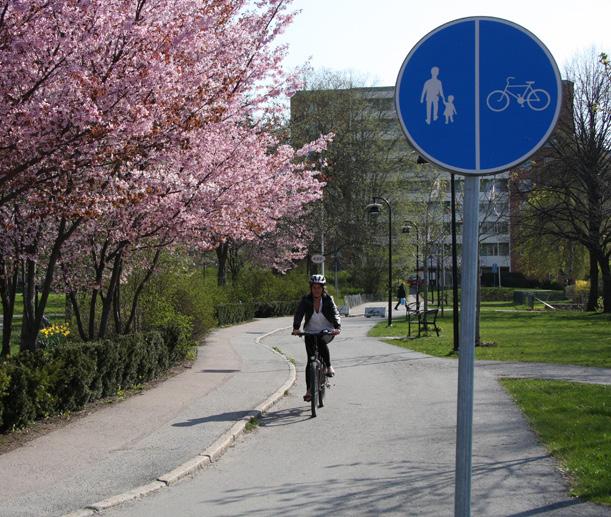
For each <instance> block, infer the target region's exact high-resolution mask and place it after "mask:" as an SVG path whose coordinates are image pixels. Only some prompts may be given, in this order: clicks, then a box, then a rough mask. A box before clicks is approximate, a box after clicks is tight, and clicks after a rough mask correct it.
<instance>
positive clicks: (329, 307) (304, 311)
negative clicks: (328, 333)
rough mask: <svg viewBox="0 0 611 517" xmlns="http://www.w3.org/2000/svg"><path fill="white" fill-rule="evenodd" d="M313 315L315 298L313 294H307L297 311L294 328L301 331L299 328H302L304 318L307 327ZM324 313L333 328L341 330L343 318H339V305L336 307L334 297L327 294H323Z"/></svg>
mask: <svg viewBox="0 0 611 517" xmlns="http://www.w3.org/2000/svg"><path fill="white" fill-rule="evenodd" d="M313 313H314V297H313V296H312V293H310V294H306V295H305V296H304V297H303V298H302V299H301V301H300V302H299V305H298V307H297V311H295V317H294V318H293V328H294V329H295V330H297V329H299V327H300V326H301V320H302V319H303V317H304V316H305V324H306V325H307V324H308V321H310V318H311V317H312V314H313ZM322 313H323V315H324V317H325V318H327V319H328V320H329V322H330V323H331V324H332V325H333V328H336V329H339V328H341V326H342V324H341V318H340V317H339V311H338V310H337V305H335V302H334V301H333V297H332V296H331V295H329V294H327V293H323V295H322Z"/></svg>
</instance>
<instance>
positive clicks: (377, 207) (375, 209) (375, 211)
mask: <svg viewBox="0 0 611 517" xmlns="http://www.w3.org/2000/svg"><path fill="white" fill-rule="evenodd" d="M365 210H367V213H368V214H369V215H370V216H371V217H374V218H375V217H378V216H379V215H380V213H381V212H382V205H381V204H380V203H370V204H369V205H367V206H366V207H365Z"/></svg>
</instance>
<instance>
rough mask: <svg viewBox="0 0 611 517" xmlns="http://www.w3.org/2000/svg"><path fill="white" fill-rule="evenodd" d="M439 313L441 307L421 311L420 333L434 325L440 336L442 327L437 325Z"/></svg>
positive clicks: (419, 320) (419, 318) (419, 319)
mask: <svg viewBox="0 0 611 517" xmlns="http://www.w3.org/2000/svg"><path fill="white" fill-rule="evenodd" d="M438 314H439V309H428V310H426V311H421V312H420V316H419V317H418V335H420V332H422V331H423V332H427V333H428V331H429V328H430V327H432V328H433V330H434V331H435V333H436V334H437V335H438V336H439V330H440V328H439V327H438V326H437V315H438Z"/></svg>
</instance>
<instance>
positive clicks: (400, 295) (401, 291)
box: [397, 284, 405, 298]
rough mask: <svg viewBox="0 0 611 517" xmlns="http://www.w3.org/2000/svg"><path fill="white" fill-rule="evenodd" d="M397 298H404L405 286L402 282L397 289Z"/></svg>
mask: <svg viewBox="0 0 611 517" xmlns="http://www.w3.org/2000/svg"><path fill="white" fill-rule="evenodd" d="M397 298H405V286H404V285H403V284H401V285H400V286H399V289H397Z"/></svg>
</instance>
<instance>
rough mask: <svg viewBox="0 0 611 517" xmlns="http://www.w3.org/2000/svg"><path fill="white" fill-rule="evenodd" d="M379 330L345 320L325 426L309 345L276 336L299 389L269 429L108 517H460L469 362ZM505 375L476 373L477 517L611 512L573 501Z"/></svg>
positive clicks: (489, 368) (486, 370) (494, 367)
mask: <svg viewBox="0 0 611 517" xmlns="http://www.w3.org/2000/svg"><path fill="white" fill-rule="evenodd" d="M395 314H398V313H395ZM375 322H376V321H372V320H368V319H366V318H364V317H362V316H358V317H351V318H346V319H345V320H344V325H343V331H342V334H341V335H340V336H338V337H337V338H336V339H335V340H334V341H333V342H332V343H331V354H332V360H333V365H334V367H335V370H336V372H337V375H336V377H335V378H334V379H333V381H332V384H333V386H332V389H331V390H330V392H329V395H328V399H327V404H326V406H325V407H324V408H323V409H321V410H320V412H319V416H318V417H317V418H315V419H313V418H310V412H309V406H308V405H307V404H306V403H304V402H303V400H302V395H303V393H304V391H305V388H304V382H303V367H304V363H305V351H304V345H303V342H302V341H301V340H300V339H298V338H295V337H293V336H290V335H289V330H288V329H286V330H284V331H283V332H279V333H275V334H273V335H271V336H270V337H268V338H266V339H265V341H264V342H265V343H266V344H267V345H268V346H274V347H278V348H279V349H281V350H282V351H283V352H284V353H285V354H286V355H287V356H289V357H292V358H294V359H295V360H296V361H297V367H298V368H297V371H298V381H297V384H296V385H295V386H294V387H293V388H291V389H290V390H289V391H288V393H287V395H286V396H285V397H283V398H282V399H281V400H280V401H279V402H278V403H277V404H276V405H275V406H274V407H273V408H271V409H270V410H269V411H268V412H267V413H266V414H265V415H264V416H263V418H262V419H261V422H260V425H259V427H258V428H257V429H256V430H254V431H252V432H250V433H247V434H245V435H243V436H242V437H241V438H240V439H239V440H238V441H237V443H236V444H235V445H234V446H233V447H231V448H230V449H229V450H228V451H227V452H226V453H225V454H224V456H223V457H222V458H221V459H220V461H218V462H215V463H212V464H211V465H209V466H207V467H206V468H205V469H203V470H202V471H200V472H198V473H197V474H196V475H194V476H193V477H192V478H190V479H186V480H183V481H181V482H180V483H178V484H176V485H172V486H170V487H168V488H165V489H163V490H161V491H158V492H156V493H155V494H153V495H151V496H148V497H146V498H143V499H140V500H137V501H135V502H132V503H128V504H125V505H123V506H120V507H116V508H112V509H110V510H108V511H107V512H105V513H104V515H108V516H112V517H119V516H130V517H132V516H133V517H138V516H147V517H148V516H170V515H176V516H178V515H180V516H201V515H206V516H235V515H255V516H256V515H260V516H268V515H304V516H305V515H308V516H309V515H328V514H335V515H402V516H404V515H415V516H449V515H453V499H454V467H455V425H456V391H457V363H456V361H453V360H445V359H438V358H431V357H429V356H425V355H421V354H418V353H415V352H411V351H407V350H404V349H401V348H397V347H394V346H392V345H389V344H385V343H382V342H380V341H379V340H376V339H373V338H368V337H366V333H367V331H368V329H369V328H370V327H371V326H372V325H373V324H374V323H375ZM516 368H520V365H516ZM533 369H534V371H535V372H538V374H539V375H538V376H540V377H541V376H545V371H544V367H543V366H541V365H539V366H537V365H535V366H534V367H533ZM551 370H553V367H552V369H551ZM501 373H502V371H501V368H500V366H498V364H496V363H489V364H487V365H485V366H484V367H483V368H479V367H478V368H477V370H476V377H475V392H476V393H475V414H474V443H473V477H472V482H473V487H472V514H473V515H474V516H513V517H518V516H519V517H526V516H536V515H545V516H554V517H559V516H562V517H565V516H568V517H570V516H609V515H611V510H609V509H608V508H603V507H600V506H596V505H592V504H587V503H583V502H580V501H578V500H575V499H572V498H570V497H568V496H567V483H566V481H565V480H564V479H563V477H562V475H561V473H560V471H559V470H558V468H557V465H556V464H555V462H554V460H553V459H552V458H551V457H550V456H549V455H548V454H547V452H546V451H545V449H544V448H543V447H542V446H540V445H539V444H538V443H537V440H536V438H535V435H534V433H533V432H531V431H530V430H529V427H528V425H527V424H526V422H525V420H524V418H523V416H522V414H521V413H520V411H519V410H518V409H517V408H516V406H515V405H514V404H513V402H512V401H511V400H510V398H509V397H508V395H507V394H506V393H505V392H504V390H503V389H502V388H500V386H499V384H498V382H497V380H496V379H497V376H498V375H499V374H501ZM564 373H566V374H568V373H570V372H569V369H567V370H566V371H565V372H564ZM600 373H601V379H602V380H603V381H605V380H606V382H610V381H611V371H609V370H603V371H601V372H600ZM551 374H552V377H553V375H554V371H551ZM201 423H203V422H200V423H198V422H195V423H194V427H195V428H196V429H197V428H200V427H203V426H202V425H200V424H201Z"/></svg>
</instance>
